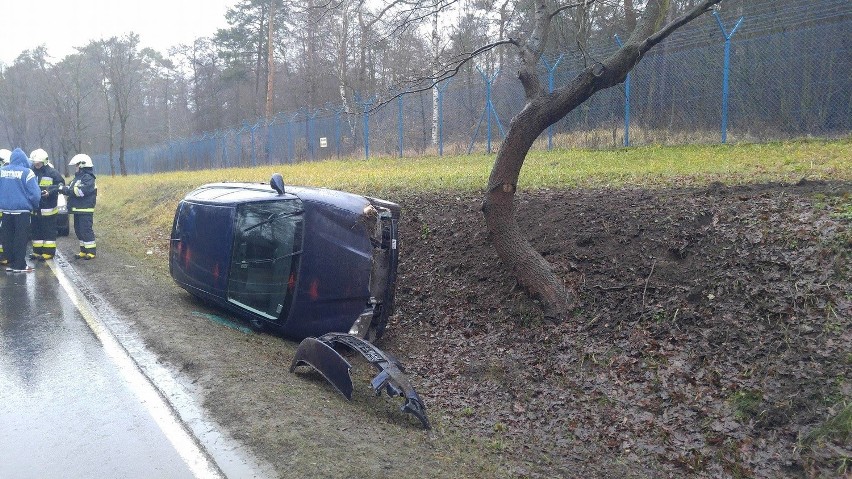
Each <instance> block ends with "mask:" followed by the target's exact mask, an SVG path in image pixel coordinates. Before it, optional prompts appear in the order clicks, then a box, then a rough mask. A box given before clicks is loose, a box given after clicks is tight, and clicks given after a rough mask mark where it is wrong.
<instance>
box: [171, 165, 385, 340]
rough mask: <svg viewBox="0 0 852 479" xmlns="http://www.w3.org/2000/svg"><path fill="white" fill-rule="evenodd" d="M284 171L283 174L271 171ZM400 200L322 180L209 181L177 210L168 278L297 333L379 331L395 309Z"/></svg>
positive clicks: (365, 334) (370, 335) (260, 323)
mask: <svg viewBox="0 0 852 479" xmlns="http://www.w3.org/2000/svg"><path fill="white" fill-rule="evenodd" d="M275 177H278V180H277V181H276V180H275ZM399 214H400V208H399V205H397V204H395V203H391V202H388V201H384V200H379V199H376V198H370V197H364V196H359V195H355V194H351V193H345V192H342V191H334V190H328V189H323V188H307V187H297V186H289V185H288V186H287V187H286V191H285V188H284V185H283V182H281V181H280V175H277V174H276V175H274V177H273V181H271V182H270V185H264V184H251V183H215V184H207V185H204V186H201V187H199V188H197V189H196V190H194V191H192V192H190V193H189V194H187V195H186V197H185V198H184V199H183V200H182V201H181V202H180V204H179V205H178V207H177V211H176V213H175V220H174V225H173V227H172V236H171V247H170V252H169V271H170V272H171V275H172V278H174V280H175V281H176V282H177V283H178V284H179V285H180V286H181V287H183V288H184V289H186V290H187V291H189V292H190V293H192V294H193V295H195V296H197V297H199V298H201V299H203V300H206V301H209V302H211V303H214V304H216V305H218V306H220V307H223V308H226V309H228V310H230V311H232V312H233V313H235V314H237V315H239V316H242V317H244V318H245V319H247V320H248V321H250V322H251V323H252V324H253V325H254V326H255V327H259V328H260V327H263V328H266V329H271V330H275V331H277V332H279V333H280V334H282V335H285V336H288V337H291V338H296V339H299V338H304V337H307V336H319V335H322V334H325V333H328V332H345V333H351V334H353V335H356V336H358V337H361V338H365V339H368V340H371V341H372V340H374V339H376V338H378V337H380V336H381V335H382V332H383V331H384V328H385V325H386V324H387V320H388V317H389V316H390V315H391V314H392V313H393V302H394V291H395V282H396V271H397V262H398V252H397V222H398V221H399Z"/></svg>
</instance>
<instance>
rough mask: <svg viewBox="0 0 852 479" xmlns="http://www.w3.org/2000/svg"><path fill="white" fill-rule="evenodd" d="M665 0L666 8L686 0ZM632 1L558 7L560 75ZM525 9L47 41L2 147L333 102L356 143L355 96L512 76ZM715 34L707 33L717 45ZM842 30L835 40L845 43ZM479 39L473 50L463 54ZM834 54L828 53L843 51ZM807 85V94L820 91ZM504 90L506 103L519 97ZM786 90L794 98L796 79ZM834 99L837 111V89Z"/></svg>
mask: <svg viewBox="0 0 852 479" xmlns="http://www.w3.org/2000/svg"><path fill="white" fill-rule="evenodd" d="M672 3H673V8H672V10H671V12H670V16H671V17H672V18H674V17H675V16H677V15H678V14H679V13H681V12H683V11H684V10H685V9H688V8H689V7H691V6H692V5H694V4H695V3H696V2H694V1H692V0H673V2H672ZM813 3H814V4H813V5H811V6H810V7H811V8H808V9H805V8H803V7H802V2H797V1H794V0H782V1H770V0H752V1H749V2H746V1H745V0H726V1H724V2H722V4H721V7H720V9H719V13H720V15H721V16H722V17H723V18H725V19H734V20H735V19H736V18H739V17H740V16H743V15H748V16H749V19H750V21H751V25H752V27H751V28H752V30H749V31H747V32H745V34H744V35H743V34H741V35H742V36H741V37H737V39H738V40H739V39H743V40H745V39H747V38H748V35H758V34H767V33H773V32H774V33H779V32H780V33H784V32H785V31H786V30H787V29H789V28H791V26H792V27H796V28H800V27H803V26H805V27H806V26H814V25H820V24H826V23H831V22H837V21H843V20H845V21H848V20H849V17H850V8H849V6H848V5H847V4H845V2H842V1H838V0H821V1H819V2H813ZM643 4H644V2H642V1H640V0H618V1H602V2H587V4H586V5H580V6H579V7H577V8H573V9H568V10H565V11H564V12H562V13H561V14H560V15H559V16H557V17H555V20H556V29H555V30H554V33H555V35H553V37H552V38H551V41H550V43H549V45H550V46H549V51H548V57H549V58H551V59H555V58H557V57H559V56H560V55H563V54H569V52H570V58H568V59H566V60H565V61H564V62H562V65H561V68H563V69H564V70H563V73H561V74H559V75H557V80H559V76H560V75H561V76H565V75H568V74H570V71H571V70H570V69H571V68H576V67H577V66H583V65H586V64H589V63H591V62H594V61H596V58H598V54H599V52H601V51H602V49H609V48H612V46H613V38H614V36H615V35H621V36H622V37H624V36H625V35H626V32H628V31H630V29H631V28H632V25H633V24H634V23H635V21H636V16H637V14H638V12H639V11H641V8H642V7H643ZM531 13H532V5H531V4H530V2H524V1H516V0H496V1H495V0H463V1H459V0H442V1H438V2H414V1H409V2H403V1H387V2H364V1H357V0H341V1H335V2H325V1H318V0H312V1H308V2H295V1H292V2H291V1H286V0H241V1H240V2H238V3H237V4H236V5H235V6H234V7H233V8H231V9H229V10H228V11H227V12H226V13H225V15H226V18H227V21H228V24H229V27H228V28H225V29H221V30H219V31H217V32H216V33H215V34H214V35H212V36H210V37H203V38H198V39H197V40H196V41H195V42H193V44H191V45H176V46H175V47H173V48H170V49H169V51H167V52H158V51H154V50H151V49H148V48H143V47H142V46H141V45H142V44H143V39H141V38H140V37H139V36H138V35H136V34H135V33H132V32H128V33H127V34H126V35H124V36H121V37H113V38H102V39H92V40H91V41H90V42H89V43H88V44H86V45H81V46H79V47H77V49H76V50H77V51H76V53H74V54H72V55H68V56H66V57H64V58H62V59H58V60H56V59H53V58H50V57H48V55H47V53H46V50H45V49H44V48H37V49H35V50H30V51H25V52H22V53H21V55H20V56H19V57H18V58H17V59H16V60H15V61H14V62H13V63H12V64H11V65H3V66H2V70H0V125H2V128H0V136H2V137H4V138H3V139H4V140H5V142H6V143H7V144H10V145H15V146H21V147H24V148H25V149H32V148H37V147H43V148H45V149H48V151H49V152H50V154H51V157H53V158H68V157H70V156H72V155H73V154H75V153H77V152H88V153H92V154H106V155H108V156H109V157H110V158H113V157H116V156H121V157H122V158H123V157H124V154H125V152H126V151H128V150H129V149H133V148H141V147H146V146H149V145H155V144H162V143H164V142H169V141H172V140H174V139H180V138H188V137H192V136H195V135H199V134H201V133H202V132H211V131H218V130H220V129H228V128H233V127H235V126H236V127H237V128H239V125H243V124H245V123H246V122H247V121H251V122H254V121H255V120H257V119H258V118H264V117H265V118H270V116H272V115H274V114H275V113H278V112H292V111H300V110H302V111H318V110H319V109H322V108H326V107H328V105H335V108H338V109H339V111H340V112H342V113H344V115H343V116H344V118H345V121H344V122H343V126H344V129H345V130H347V131H348V132H349V133H350V135H349V137H350V138H351V142H353V143H356V142H357V141H359V139H358V131H359V129H360V124H359V120H358V119H357V118H355V117H354V114H357V113H358V112H363V105H364V103H363V102H364V101H365V99H371V100H373V103H374V104H376V105H380V104H382V102H385V101H388V100H390V99H391V98H393V97H394V96H395V95H398V94H399V93H400V92H421V94H420V95H419V100H420V101H419V103H424V104H425V103H427V102H430V101H429V99H427V98H423V97H424V95H428V96H430V97H434V96H435V95H432V92H431V91H430V87H432V86H433V84H434V83H435V82H436V81H439V80H444V79H447V78H449V77H451V76H454V78H453V82H454V83H455V85H454V86H459V85H468V84H469V85H474V84H476V88H477V89H481V87H480V84H481V73H480V72H484V73H486V74H487V75H491V74H496V73H497V72H503V75H504V78H511V76H512V75H513V73H512V72H514V71H515V66H516V63H517V59H516V58H515V57H514V55H512V54H510V50H509V49H506V48H505V46H504V45H501V42H503V41H505V40H506V39H509V38H513V37H514V36H515V35H517V34H519V32H524V31H528V28H527V27H528V25H529V23H530V22H532V21H533V19H532V18H531ZM270 20H271V21H270ZM706 23H709V20H708V22H705V25H704V26H703V27H701V28H699V30H698V31H697V34H696V32H695V31H693V32H692V34H691V36H690V37H673V38H672V39H670V40H669V42H668V45H669V46H666V45H667V44H664V45H663V47H662V48H668V49H670V50H677V49H687V48H688V47H689V46H690V43H692V44H696V43H698V44H700V43H702V42H705V43H706V42H707V41H709V40H710V39H709V38H707V37H709V36H710V35H711V34H715V35H716V36H717V37H719V36H720V33H719V31H718V28H717V27H716V26H715V25H713V24H712V23H710V24H709V25H707V24H706ZM708 26H709V27H710V28H711V30H708ZM270 27H271V28H270ZM730 27H731V25H729V26H728V28H730ZM712 29H716V31H712ZM749 32H751V33H749ZM270 40H271V41H270ZM719 40H720V39H719V38H713V39H712V41H713V42H714V43H715V44H719V45H720V49H721V43H720V41H719ZM839 41H840V45H841V47H843V45H845V41H844V40H842V39H841V40H839ZM270 46H271V48H270ZM846 47H848V45H846ZM476 51H481V53H480V54H477V55H472V52H476ZM829 53H832V52H829ZM835 53H836V52H835ZM841 53H842V52H841ZM843 58H844V57H843V55H841V56H840V57H839V58H835V59H834V60H830V61H833V62H834V63H838V62H839V63H843V62H846V63H848V59H847V60H843ZM847 58H848V57H847ZM456 68H457V69H458V72H457V73H456V70H455V69H456ZM798 70H800V71H797V72H796V74H797V75H799V77H798V79H793V78H790V74H791V73H792V72H783V71H777V70H776V71H772V72H771V73H772V76H773V77H774V78H781V79H789V84H790V85H798V86H801V85H806V84H808V83H809V82H810V83H812V82H811V80H812V76H813V75H820V74H824V72H808V71H801V70H802V69H801V68H799V69H798ZM841 70H842V69H841ZM565 72H567V73H565ZM760 73H761V72H760V71H759V70H758V71H757V72H756V73H755V74H756V75H760ZM802 79H804V80H802ZM677 81H679V80H678V79H677V78H672V79H671V82H672V83H674V82H677ZM846 81H848V78H847V80H846ZM471 88H473V86H471ZM797 88H798V87H797ZM816 90H817V91H814V89H813V88H811V90H809V91H808V92H807V93H808V94H809V95H812V96H818V95H820V94H821V93H823V92H825V91H827V89H825V88H822V89H816ZM840 90H841V91H843V89H842V88H841V89H840ZM784 93H788V92H786V91H785V92H784ZM775 94H777V93H775ZM507 95H508V96H509V97H510V98H509V99H506V100H505V101H504V102H503V103H506V104H515V105H516V104H517V103H518V102H519V100H520V98H521V97H520V96H519V93H515V94H513V93H511V92H510V93H507ZM789 95H790V96H791V97H793V96H796V97H801V90H798V89H796V90H795V91H790V92H789ZM512 96H516V98H515V99H514V101H510V100H511V97H512ZM686 101H687V103H688V101H689V99H686ZM431 103H434V98H432V99H431ZM839 103H840V104H841V105H842V104H843V102H842V101H841V102H839ZM845 103H846V104H847V115H846V117H847V120H848V103H849V102H848V98H847V99H846V100H845ZM832 104H835V105H836V104H838V102H837V101H833V102H832ZM429 106H432V108H431V109H430V108H429ZM419 108H421V110H422V112H421V116H423V117H424V120H423V122H422V123H423V124H424V125H425V124H430V126H431V128H426V127H423V130H425V131H424V132H422V134H421V135H420V136H422V137H423V138H422V140H423V141H422V143H426V142H427V141H428V140H431V141H433V142H434V141H435V140H436V134H437V132H436V131H435V130H436V128H435V124H436V123H435V119H434V118H429V117H433V116H435V108H434V105H421V106H420V107H419ZM345 113H352V115H345ZM477 113H478V112H477ZM509 114H512V113H511V112H510V113H509ZM682 117H683V118H689V117H690V115H688V114H684V115H682ZM430 120H431V121H430ZM506 120H508V119H506ZM427 137H428V138H427Z"/></svg>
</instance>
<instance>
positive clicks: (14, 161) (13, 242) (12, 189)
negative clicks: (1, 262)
mask: <svg viewBox="0 0 852 479" xmlns="http://www.w3.org/2000/svg"><path fill="white" fill-rule="evenodd" d="M40 200H41V190H40V189H39V187H38V181H37V180H36V175H35V173H33V170H31V169H30V162H29V159H28V158H27V154H26V153H24V151H23V150H21V149H20V148H15V151H13V152H12V155H11V161H10V162H9V164H8V165H6V166H4V167H2V168H0V211H2V212H3V246H4V247H5V249H6V258H7V259H8V260H9V267H7V268H6V271H9V272H12V273H27V272H30V271H32V270H33V269H32V267H31V266H29V265H28V264H27V258H26V256H27V240H29V236H30V214H31V213H32V212H33V210H35V209H36V208H38V205H39V201H40Z"/></svg>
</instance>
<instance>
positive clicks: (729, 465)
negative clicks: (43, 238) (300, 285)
mask: <svg viewBox="0 0 852 479" xmlns="http://www.w3.org/2000/svg"><path fill="white" fill-rule="evenodd" d="M850 192H852V185H850V184H849V183H811V182H801V183H799V184H796V185H780V184H771V185H755V186H748V187H736V188H728V187H725V186H724V185H722V184H715V185H711V187H709V188H705V189H682V190H653V191H651V190H640V189H618V190H565V191H538V192H529V193H522V194H520V195H519V209H518V217H519V221H520V222H521V224H522V227H523V228H524V230H525V231H527V232H528V234H529V238H530V240H531V242H532V243H533V245H534V246H535V247H536V248H537V249H538V250H539V251H541V252H543V254H544V255H545V257H546V258H547V259H548V260H549V261H550V262H551V263H552V264H553V265H554V267H555V269H556V271H557V273H558V274H559V275H560V276H561V277H562V278H563V279H564V280H565V282H566V285H567V286H568V287H570V288H573V289H574V290H575V291H576V292H577V294H578V297H579V301H578V303H577V305H576V306H577V307H576V311H575V313H576V315H575V317H574V319H573V320H571V321H567V322H564V323H562V324H552V323H548V322H545V321H543V320H542V318H541V315H540V312H539V310H538V308H537V307H536V305H535V304H534V303H533V302H532V301H530V300H528V299H527V298H526V297H525V296H524V295H523V294H522V293H521V292H519V291H518V290H517V288H516V286H515V282H514V279H513V278H512V277H511V275H510V274H509V273H508V272H507V271H505V270H504V268H503V266H502V265H501V264H500V261H499V260H498V258H497V257H496V255H495V254H494V252H493V250H492V249H491V248H490V246H489V245H488V242H487V237H486V233H485V227H484V224H483V221H482V215H481V214H480V212H479V206H480V201H481V200H480V197H479V196H478V195H472V194H446V195H403V196H400V197H397V198H389V199H393V200H396V201H398V202H399V203H400V204H402V206H403V210H404V211H403V219H404V221H403V224H402V227H401V234H402V238H401V244H402V246H401V248H402V264H401V265H400V277H399V283H398V296H397V303H398V310H397V314H396V316H395V317H394V318H393V321H392V324H391V325H390V327H389V330H388V333H387V336H386V338H385V339H384V340H383V341H382V343H381V346H382V347H383V348H385V349H386V350H388V351H390V352H392V353H393V354H395V355H397V356H398V357H399V358H400V359H401V360H402V361H403V363H405V364H406V365H407V366H408V367H409V370H410V372H411V373H412V380H413V383H414V384H415V386H416V387H417V388H418V390H419V392H420V393H421V395H422V396H423V397H424V400H425V402H426V405H427V407H428V408H429V414H430V416H431V418H432V420H433V422H434V424H435V426H436V427H435V430H433V431H432V432H428V433H427V432H421V431H419V430H418V429H417V428H416V427H414V426H413V425H412V423H411V422H410V421H408V420H407V418H405V417H402V416H401V415H400V414H399V413H398V411H396V407H397V406H398V404H396V403H394V402H392V401H390V400H388V399H387V398H378V399H377V398H372V397H370V395H369V393H368V391H367V390H366V382H365V381H361V383H362V386H364V389H362V391H361V393H360V396H359V397H358V398H357V400H356V401H354V402H353V403H346V402H345V401H343V400H341V399H340V398H339V397H338V396H336V395H335V393H334V392H333V391H332V390H331V389H330V388H329V387H327V386H326V385H325V384H324V382H323V381H322V380H321V378H318V377H316V376H311V375H307V376H305V375H303V376H294V375H291V374H289V373H287V366H289V362H290V359H291V358H292V353H293V350H294V348H295V344H293V343H292V342H288V341H286V340H282V339H279V338H275V337H272V336H269V335H256V334H252V335H247V334H244V333H240V332H238V331H235V330H232V329H228V328H225V327H222V326H220V325H218V324H215V323H211V322H210V321H209V320H208V319H207V318H206V317H204V316H202V315H200V314H198V313H199V312H206V313H213V314H222V313H221V312H217V311H211V310H206V309H205V308H204V306H203V305H201V304H199V303H198V302H197V301H195V300H194V299H192V298H191V297H190V296H189V295H187V294H186V293H184V292H183V291H181V290H179V289H178V288H177V287H176V286H174V285H173V284H172V283H171V282H170V280H169V279H168V278H164V277H162V275H161V274H159V273H156V272H155V270H153V269H151V268H148V267H146V265H145V264H138V263H134V262H133V261H132V260H129V259H128V258H126V257H123V256H119V255H118V254H117V253H114V252H112V251H110V250H109V245H104V244H101V245H100V250H101V257H100V258H99V259H98V260H97V261H95V262H89V263H83V264H78V265H76V268H78V269H79V270H81V273H83V274H84V275H86V276H87V277H89V278H91V279H92V281H93V282H94V283H95V284H96V287H97V288H99V289H100V290H101V291H102V294H103V295H105V296H106V297H108V298H109V299H110V300H111V301H112V302H113V306H114V307H116V309H119V310H120V311H122V312H123V313H124V314H125V316H126V317H127V318H128V320H129V321H132V322H133V323H135V326H136V328H137V330H138V331H139V332H140V335H141V336H142V337H143V338H144V339H145V341H146V342H147V343H148V345H149V346H150V347H152V348H153V349H155V350H156V351H157V352H159V353H160V354H161V356H162V357H163V359H164V361H167V362H168V363H170V364H172V365H173V366H174V367H175V368H176V369H179V370H180V371H181V372H182V373H183V374H184V375H186V376H187V377H189V378H191V380H193V381H195V382H196V384H198V385H199V388H200V390H201V391H203V393H204V397H205V406H206V407H207V408H208V409H209V410H210V411H211V412H212V414H213V415H214V416H215V417H216V418H217V419H218V420H219V421H220V422H221V423H222V424H223V425H225V426H226V427H227V428H229V429H230V430H231V431H232V432H233V434H234V435H235V436H236V437H237V438H238V439H240V440H242V441H245V442H246V443H247V444H249V445H251V446H252V447H253V448H254V450H255V451H257V453H258V455H260V456H261V457H263V458H265V459H267V460H268V461H270V462H271V463H272V464H273V465H274V467H275V468H276V470H277V471H278V473H279V474H280V475H281V476H282V477H297V476H298V477H308V476H311V475H312V474H313V475H321V476H325V477H388V476H392V475H397V474H412V473H413V474H414V475H420V476H423V477H494V476H506V477H580V476H582V477H615V476H619V477H834V476H837V475H839V474H841V473H842V471H843V467H844V463H843V462H842V461H843V458H844V457H845V458H846V461H847V463H846V466H845V467H849V466H848V462H849V457H850V456H852V451H850V449H852V447H850V441H852V440H850V437H849V435H848V434H849V425H848V424H847V425H846V428H845V435H844V434H843V431H844V429H843V428H839V429H838V428H833V429H830V428H824V427H823V428H822V429H820V427H822V426H824V425H825V424H826V421H829V420H832V418H836V417H837V416H838V415H839V414H842V413H843V414H846V417H847V419H846V421H847V422H848V415H849V403H850V398H852V382H850V379H849V377H848V376H849V371H850V367H852V346H850V345H852V328H850V322H851V321H852V320H851V319H850V318H852V289H851V288H852V286H850V277H852V274H850V273H852V266H850V251H852V228H850V224H852V197H850ZM96 226H97V225H96ZM166 237H167V232H164V235H163V238H166ZM62 245H63V248H65V249H66V250H69V251H70V249H73V242H72V241H63V242H62ZM159 246H160V248H159V249H158V251H156V252H155V254H154V255H152V258H151V259H150V261H156V262H164V261H166V257H165V255H164V249H165V248H166V247H167V245H166V244H165V242H163V241H162V238H161V240H160V243H159ZM69 248H70V249H69ZM362 367H366V366H362ZM840 419H843V417H842V416H841V418H840ZM838 431H840V432H838Z"/></svg>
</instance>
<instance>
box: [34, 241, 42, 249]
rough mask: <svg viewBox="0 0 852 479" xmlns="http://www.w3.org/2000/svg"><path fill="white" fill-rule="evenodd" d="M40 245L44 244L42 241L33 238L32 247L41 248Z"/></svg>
mask: <svg viewBox="0 0 852 479" xmlns="http://www.w3.org/2000/svg"><path fill="white" fill-rule="evenodd" d="M42 246H44V241H41V240H33V248H41V247H42Z"/></svg>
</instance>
